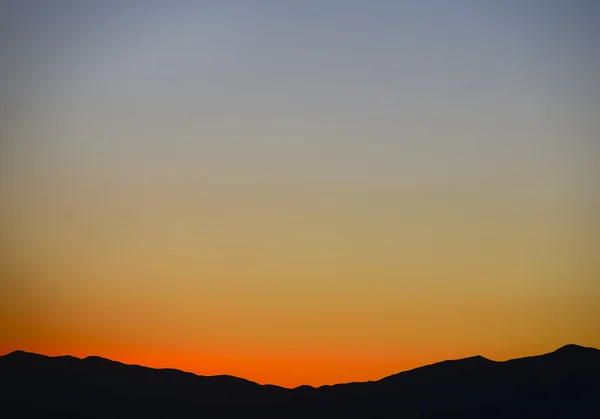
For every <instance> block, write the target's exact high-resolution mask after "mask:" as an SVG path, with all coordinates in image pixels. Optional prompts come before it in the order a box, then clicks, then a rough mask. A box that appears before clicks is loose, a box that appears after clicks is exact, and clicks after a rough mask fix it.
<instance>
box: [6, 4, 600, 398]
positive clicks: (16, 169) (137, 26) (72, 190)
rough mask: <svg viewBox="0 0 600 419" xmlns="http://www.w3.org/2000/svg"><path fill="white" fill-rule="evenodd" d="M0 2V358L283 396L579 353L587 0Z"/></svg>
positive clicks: (592, 19) (595, 230) (599, 227)
mask: <svg viewBox="0 0 600 419" xmlns="http://www.w3.org/2000/svg"><path fill="white" fill-rule="evenodd" d="M0 16H1V17H0V54H1V55H0V56H1V57H2V59H0V352H2V353H7V352H10V351H13V350H17V349H21V350H28V351H32V352H38V353H43V354H47V355H63V354H71V355H76V356H88V355H98V356H104V357H107V358H111V359H115V360H119V361H123V362H127V363H136V364H143V365H147V366H154V367H174V368H179V369H184V370H187V371H193V372H195V373H198V374H202V375H215V374H230V375H236V376H240V377H244V378H247V379H250V380H253V381H257V382H259V383H272V384H279V385H283V386H287V387H294V386H297V385H301V384H310V385H322V384H333V383H339V382H349V381H365V380H374V379H378V378H382V377H384V376H386V375H390V374H393V373H396V372H399V371H402V370H406V369H409V368H414V367H417V366H421V365H423V364H427V363H432V362H437V361H441V360H444V359H453V358H460V357H466V356H472V355H476V354H480V355H483V356H486V357H488V358H491V359H496V360H503V359H508V358H513V357H519V356H527V355H534V354H539V353H544V352H549V351H552V350H554V349H556V348H558V347H560V346H562V345H564V344H567V343H576V344H580V345H585V346H595V347H600V334H598V333H597V332H598V330H600V283H599V282H600V262H599V261H598V258H597V255H598V251H600V241H599V239H598V237H599V233H600V223H599V220H600V218H599V217H598V215H599V214H600V189H599V188H598V187H597V185H598V180H599V175H600V173H598V169H597V168H596V167H595V164H596V162H597V160H598V158H599V157H600V144H599V142H600V141H599V140H598V138H599V133H600V123H599V121H598V116H600V83H598V74H600V61H599V59H600V50H599V49H598V42H597V41H598V39H600V33H599V29H598V26H597V19H598V18H599V17H600V5H599V4H598V3H597V2H593V1H585V0H574V1H567V0H565V1H555V0H547V1H541V0H540V1H537V0H526V1H518V2H517V1H512V0H508V1H466V0H465V1H463V0H457V1H453V2H447V1H442V0H440V1H432V0H423V1H383V0H381V1H379V0H376V1H353V0H346V1H336V0H330V1H313V0H306V1H262V0H254V1H251V2H250V1H228V0H226V1H198V2H181V1H147V2H137V1H118V2H117V1H113V0H108V1H89V2H76V1H56V2H44V1H33V0H30V1H6V2H2V6H0Z"/></svg>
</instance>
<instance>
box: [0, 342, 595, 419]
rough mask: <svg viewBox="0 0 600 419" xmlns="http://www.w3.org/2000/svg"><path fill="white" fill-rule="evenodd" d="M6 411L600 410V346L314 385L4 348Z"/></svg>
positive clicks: (226, 414) (308, 413)
mask: <svg viewBox="0 0 600 419" xmlns="http://www.w3.org/2000/svg"><path fill="white" fill-rule="evenodd" d="M0 389H2V390H0V402H1V406H2V410H3V411H4V412H14V413H11V414H9V415H8V416H5V415H4V414H3V415H2V416H3V417H11V418H13V417H14V418H19V417H27V418H29V417H61V418H65V417H78V418H142V417H143V418H159V417H160V418H163V417H164V418H178V417H198V418H237V417H244V418H249V417H250V418H252V417H256V418H259V417H260V418H264V417H272V418H300V417H306V418H314V417H322V418H325V417H326V418H333V417H340V418H342V417H343V418H346V417H355V418H358V417H361V418H382V417H401V418H484V417H485V418H506V417H511V418H532V417H536V418H537V417H539V418H590V419H591V418H596V419H597V418H600V351H599V350H597V349H594V348H584V347H581V346H577V345H566V346H564V347H562V348H560V349H558V350H556V351H554V352H551V353H549V354H545V355H539V356H533V357H527V358H519V359H514V360H510V361H505V362H495V361H491V360H489V359H486V358H483V357H480V356H476V357H471V358H465V359H461V360H452V361H444V362H440V363H437V364H433V365H428V366H424V367H420V368H416V369H414V370H410V371H406V372H402V373H400V374H395V375H392V376H389V377H386V378H383V379H381V380H378V381H371V382H366V383H349V384H339V385H334V386H323V387H320V388H314V387H311V386H300V387H297V388H295V389H285V388H282V387H277V386H271V385H269V386H264V385H259V384H257V383H254V382H251V381H248V380H244V379H241V378H236V377H231V376H211V377H207V376H199V375H195V374H191V373H187V372H182V371H178V370H174V369H151V368H146V367H142V366H138V365H125V364H122V363H119V362H115V361H111V360H108V359H104V358H100V357H87V358H84V359H79V358H75V357H71V356H61V357H47V356H44V355H37V354H32V353H27V352H23V351H16V352H12V353H10V354H8V355H5V356H2V357H0Z"/></svg>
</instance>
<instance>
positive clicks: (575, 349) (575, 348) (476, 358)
mask: <svg viewBox="0 0 600 419" xmlns="http://www.w3.org/2000/svg"><path fill="white" fill-rule="evenodd" d="M566 352H570V353H584V352H586V353H587V352H590V353H591V352H595V353H600V349H598V348H594V347H588V346H582V345H578V344H574V343H569V344H565V345H563V346H561V347H559V348H557V349H555V350H553V351H550V352H547V353H544V354H540V355H529V356H522V357H518V358H511V359H507V360H503V361H496V360H493V359H490V358H487V357H484V356H482V355H473V356H468V357H464V358H452V359H445V360H442V361H437V362H434V363H431V364H425V365H422V366H418V367H415V368H410V369H407V370H403V371H399V372H396V373H393V374H390V375H387V376H384V377H382V378H379V379H374V380H367V381H349V382H343V383H334V384H323V385H319V386H314V385H311V384H300V385H297V386H294V387H286V386H282V385H278V384H272V383H265V384H261V383H258V382H256V381H252V380H250V379H247V378H244V377H237V376H234V375H231V374H215V375H204V374H198V373H196V372H193V371H186V370H182V369H179V368H174V367H165V368H156V367H148V366H145V365H141V364H135V363H134V364H129V363H125V362H121V361H118V360H114V359H109V358H106V357H102V356H97V355H88V356H85V357H77V356H74V355H45V354H40V353H37V352H30V351H25V350H22V349H17V350H14V351H11V352H8V353H6V354H4V355H0V359H2V358H6V357H13V356H27V355H33V356H38V357H44V358H49V359H74V360H80V361H97V362H110V363H113V364H119V365H122V366H127V367H141V368H147V369H150V370H155V371H177V372H181V373H184V374H191V375H193V376H196V377H203V378H211V377H229V378H235V379H238V380H244V381H247V382H250V383H254V384H258V385H261V386H275V387H280V388H284V389H287V390H294V389H297V388H313V389H319V388H322V387H332V386H338V385H347V384H363V383H370V382H377V381H381V380H385V379H387V378H390V377H394V376H397V375H400V374H404V373H407V372H411V371H415V370H420V369H422V368H429V367H433V366H437V365H440V364H447V363H456V362H481V363H483V362H489V363H502V362H512V361H517V360H520V359H528V358H535V357H540V356H549V355H552V354H563V353H566Z"/></svg>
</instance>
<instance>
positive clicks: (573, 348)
mask: <svg viewBox="0 0 600 419" xmlns="http://www.w3.org/2000/svg"><path fill="white" fill-rule="evenodd" d="M597 351H598V349H596V348H588V347H586V346H581V345H576V344H574V343H570V344H568V345H564V346H561V347H560V348H558V349H557V350H555V351H554V352H552V353H554V354H564V355H570V354H572V355H577V354H583V353H592V352H597Z"/></svg>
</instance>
